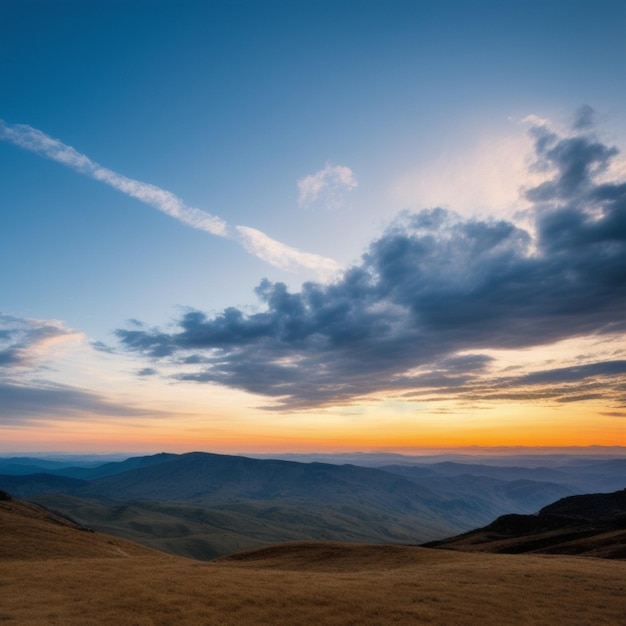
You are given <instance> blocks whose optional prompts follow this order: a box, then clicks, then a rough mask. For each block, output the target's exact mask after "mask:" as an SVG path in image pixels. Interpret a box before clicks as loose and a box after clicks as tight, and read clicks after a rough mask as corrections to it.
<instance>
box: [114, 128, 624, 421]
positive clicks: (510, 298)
mask: <svg viewBox="0 0 626 626" xmlns="http://www.w3.org/2000/svg"><path fill="white" fill-rule="evenodd" d="M586 128H587V126H586V125H585V129H586ZM574 130H575V131H576V132H573V134H570V135H560V134H557V133H555V132H553V131H552V130H550V128H549V127H548V126H547V125H545V124H536V125H535V126H533V128H532V130H531V133H532V138H533V141H534V146H535V156H536V160H537V167H540V168H542V171H544V172H546V178H545V179H544V180H542V182H541V183H539V184H538V185H536V186H534V187H532V188H529V189H527V190H526V191H525V198H526V200H527V202H528V205H529V207H530V208H529V211H528V213H529V217H528V219H529V220H531V221H532V227H531V228H529V229H528V230H526V229H524V228H522V227H520V226H518V225H517V224H515V223H513V222H511V221H507V220H495V219H485V220H479V219H467V218H463V217H461V216H459V215H456V214H453V213H451V212H449V211H446V210H444V209H433V210H426V211H421V212H418V213H405V214H403V215H402V216H401V217H400V218H399V219H397V220H396V221H395V222H394V223H393V224H392V225H391V226H390V227H389V229H388V230H387V231H386V232H385V233H384V234H383V235H382V236H381V237H380V238H379V239H377V240H376V241H374V242H372V244H371V245H370V247H369V249H368V250H367V252H366V254H364V255H363V258H362V261H361V263H360V264H358V265H356V266H354V267H352V268H350V269H348V270H347V271H346V272H345V274H343V275H342V277H341V278H340V279H339V280H337V281H336V282H334V283H332V284H320V283H313V282H310V283H306V284H305V285H303V288H302V290H301V291H300V292H295V293H291V292H289V291H288V289H287V287H286V286H285V285H284V284H282V283H271V282H269V281H264V282H263V283H262V284H261V285H260V286H259V287H258V288H257V294H258V295H259V297H260V298H261V300H262V301H263V302H264V304H265V309H264V310H263V311H261V312H258V313H255V314H251V315H249V314H246V312H245V311H243V310H240V309H237V308H228V309H226V310H225V311H223V313H221V314H219V315H216V316H212V317H210V316H208V315H205V314H204V313H202V312H199V311H190V312H187V313H186V314H185V315H183V316H182V318H181V319H179V321H178V323H177V324H178V327H177V328H176V329H175V330H173V331H168V332H161V331H159V330H152V329H151V330H146V329H129V330H125V329H121V330H118V331H117V335H118V337H119V338H120V340H121V341H122V344H123V345H124V346H125V347H126V348H127V349H128V350H131V351H133V352H137V353H140V354H144V355H146V356H148V357H150V358H154V359H165V360H166V361H168V362H170V363H171V364H172V365H173V366H174V367H178V368H180V369H179V372H180V373H179V374H178V375H177V377H178V378H179V379H182V380H190V381H196V382H199V383H203V382H217V383H221V384H224V385H227V386H231V387H236V388H239V389H244V390H247V391H250V392H252V393H258V394H263V395H265V396H268V397H271V398H273V399H274V400H275V401H276V402H277V404H276V405H275V406H278V407H279V408H286V409H298V408H310V407H317V406H324V405H332V404H335V405H337V404H345V403H349V402H353V401H354V400H355V399H357V398H360V397H363V396H365V395H368V394H372V393H376V392H381V393H393V394H402V393H403V394H413V395H415V397H418V396H420V399H422V400H423V399H424V394H431V395H432V396H433V397H436V398H438V399H439V400H441V399H442V398H443V397H444V396H445V397H446V398H451V397H456V398H458V399H459V400H461V401H465V400H471V401H475V400H476V399H480V398H489V399H492V400H498V399H500V398H502V399H504V398H509V399H510V398H516V399H518V400H520V401H522V400H526V399H529V400H531V399H533V398H534V399H542V398H544V399H545V398H550V399H552V401H555V402H572V401H583V400H593V399H599V398H602V399H603V401H604V402H605V403H606V404H607V408H609V407H611V406H612V407H620V408H621V407H622V406H623V404H624V402H625V398H624V378H625V377H626V361H624V356H626V355H625V353H624V351H623V350H622V351H621V353H620V354H621V356H620V355H618V354H615V355H613V356H612V357H610V358H609V357H608V355H607V358H606V360H605V361H599V360H598V359H597V358H594V357H590V358H574V359H572V360H571V361H570V362H569V363H565V364H562V365H561V364H558V366H557V364H552V365H550V364H548V363H543V364H542V365H540V366H538V367H535V370H534V372H533V371H531V372H529V371H528V370H526V371H522V372H519V373H517V374H516V375H515V376H511V375H510V374H509V375H506V374H504V373H503V370H502V369H501V368H498V367H497V363H494V361H493V359H492V358H490V357H486V356H485V354H484V353H485V352H489V351H495V352H497V351H502V350H504V351H506V350H515V351H517V350H519V349H524V348H533V347H534V348H537V347H540V346H549V345H553V344H554V343H555V342H558V341H563V340H565V339H572V338H581V337H596V338H597V337H600V336H604V337H619V338H623V334H624V332H625V331H626V318H625V317H624V310H626V229H625V228H624V225H625V224H626V203H625V202H624V200H625V198H626V183H625V182H624V181H623V180H622V181H617V182H610V181H609V182H607V181H605V180H604V179H602V175H604V174H605V173H606V172H607V171H608V169H607V168H608V167H609V165H610V162H611V160H612V159H614V158H615V156H616V153H617V151H616V149H615V148H611V147H607V146H604V145H603V144H601V143H599V142H598V141H597V140H596V139H595V138H594V137H593V135H587V134H581V132H580V125H578V126H577V127H576V128H575V129H574ZM621 345H623V344H621ZM494 358H495V357H494ZM498 369H499V373H498Z"/></svg>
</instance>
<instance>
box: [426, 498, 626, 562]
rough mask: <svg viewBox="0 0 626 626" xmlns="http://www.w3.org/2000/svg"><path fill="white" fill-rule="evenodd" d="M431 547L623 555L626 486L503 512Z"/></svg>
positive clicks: (503, 551) (489, 550)
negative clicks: (533, 509) (532, 511)
mask: <svg viewBox="0 0 626 626" xmlns="http://www.w3.org/2000/svg"><path fill="white" fill-rule="evenodd" d="M424 546H425V547H429V548H447V549H451V550H463V551H479V552H500V553H509V554H519V553H522V552H545V553H551V554H581V555H589V556H599V557H606V558H614V559H624V558H626V489H624V490H622V491H616V492H614V493H598V494H590V495H582V496H569V497H567V498H562V499H561V500H558V501H557V502H555V503H553V504H550V505H548V506H546V507H544V508H543V509H541V511H540V512H539V513H538V514H536V515H515V514H511V515H502V516H501V517H499V518H498V519H496V520H495V521H494V522H492V523H491V524H489V525H488V526H485V527H484V528H479V529H477V530H473V531H470V532H467V533H463V534H462V535H457V536H456V537H450V538H449V539H444V540H443V541H433V542H430V543H427V544H424Z"/></svg>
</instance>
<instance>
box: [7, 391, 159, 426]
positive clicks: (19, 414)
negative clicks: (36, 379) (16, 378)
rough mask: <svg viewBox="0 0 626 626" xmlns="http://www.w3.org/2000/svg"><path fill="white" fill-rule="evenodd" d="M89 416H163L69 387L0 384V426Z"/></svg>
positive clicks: (156, 412)
mask: <svg viewBox="0 0 626 626" xmlns="http://www.w3.org/2000/svg"><path fill="white" fill-rule="evenodd" d="M86 415H88V416H90V417H93V416H94V415H100V416H102V417H158V416H160V415H161V412H159V411H149V410H146V409H142V408H137V407H133V406H129V405H125V404H120V403H116V402H112V401H110V400H107V399H106V398H103V397H102V396H100V395H98V394H96V393H93V392H90V391H86V390H84V389H78V388H76V387H69V386H67V385H58V384H54V383H48V384H46V385H17V384H13V383H10V382H0V425H9V424H21V423H25V422H29V421H49V420H54V419H83V418H84V417H85V416H86Z"/></svg>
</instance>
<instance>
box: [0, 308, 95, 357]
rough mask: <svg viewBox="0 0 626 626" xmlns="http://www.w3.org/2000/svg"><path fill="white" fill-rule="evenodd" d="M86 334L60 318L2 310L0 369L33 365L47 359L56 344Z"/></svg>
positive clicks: (0, 322)
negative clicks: (18, 314)
mask: <svg viewBox="0 0 626 626" xmlns="http://www.w3.org/2000/svg"><path fill="white" fill-rule="evenodd" d="M82 337H83V335H82V333H78V332H76V331H74V330H71V329H69V328H66V327H65V326H64V325H63V324H62V323H61V322H57V321H56V320H39V319H33V318H21V317H15V316H13V315H7V314H4V313H0V368H15V367H33V366H35V365H37V364H38V363H39V362H41V361H42V360H44V359H45V357H46V356H47V354H48V352H49V351H50V350H51V349H52V348H53V347H54V346H57V345H59V344H62V343H66V342H71V341H76V340H78V339H82Z"/></svg>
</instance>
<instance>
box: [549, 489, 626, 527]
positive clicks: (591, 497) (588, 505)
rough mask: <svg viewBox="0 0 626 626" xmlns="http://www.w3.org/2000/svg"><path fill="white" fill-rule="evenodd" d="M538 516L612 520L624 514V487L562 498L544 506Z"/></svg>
mask: <svg viewBox="0 0 626 626" xmlns="http://www.w3.org/2000/svg"><path fill="white" fill-rule="evenodd" d="M539 515H540V516H547V515H558V516H561V517H569V518H575V519H585V520H607V521H608V520H613V519H615V518H620V517H623V516H625V515H626V489H622V491H616V492H614V493H594V494H588V495H582V496H569V497H567V498H562V499H561V500H558V501H557V502H555V503H554V504H549V505H548V506H544V507H543V509H541V511H539Z"/></svg>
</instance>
